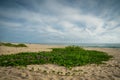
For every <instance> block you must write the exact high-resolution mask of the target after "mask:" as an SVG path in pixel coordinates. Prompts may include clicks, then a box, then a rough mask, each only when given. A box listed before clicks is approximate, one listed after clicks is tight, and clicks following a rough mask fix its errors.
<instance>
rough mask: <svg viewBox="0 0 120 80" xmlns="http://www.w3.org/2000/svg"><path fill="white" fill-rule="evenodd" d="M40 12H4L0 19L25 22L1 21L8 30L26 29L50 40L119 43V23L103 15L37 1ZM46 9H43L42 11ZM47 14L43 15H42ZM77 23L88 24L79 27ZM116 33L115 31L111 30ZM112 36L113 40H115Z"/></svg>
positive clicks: (55, 3)
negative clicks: (22, 21) (5, 18)
mask: <svg viewBox="0 0 120 80" xmlns="http://www.w3.org/2000/svg"><path fill="white" fill-rule="evenodd" d="M32 6H34V7H35V8H36V9H38V11H36V12H35V11H32V10H28V9H26V8H23V9H20V10H13V11H10V10H2V11H1V12H0V15H2V16H5V17H8V18H12V19H14V18H15V19H22V20H24V21H25V24H23V23H21V22H5V21H0V24H2V25H4V26H13V27H14V26H17V27H19V26H20V27H22V28H21V29H23V28H24V27H26V29H27V31H31V32H34V33H36V34H38V36H43V34H46V36H48V37H53V38H50V39H51V41H52V39H55V40H57V39H58V41H62V40H63V41H68V40H73V41H74V40H75V41H79V40H85V42H112V41H113V42H116V41H117V42H119V41H120V38H119V37H120V36H118V35H119V34H120V30H118V29H117V28H114V27H115V26H117V25H118V24H119V22H118V21H116V20H111V21H107V19H104V18H103V16H104V15H106V14H107V12H105V13H104V14H101V16H96V15H92V14H85V13H82V9H81V8H74V7H70V6H68V5H64V4H61V3H59V2H58V1H57V0H52V1H49V0H47V1H45V2H44V3H43V4H42V5H39V3H37V1H35V2H34V1H33V5H32ZM41 7H42V8H44V9H42V8H41ZM41 9H42V10H43V12H44V13H45V14H44V13H42V12H41V11H42V10H41ZM77 23H82V24H84V25H83V26H82V25H79V24H77ZM59 28H60V29H61V30H60V29H59ZM111 29H112V30H111ZM111 35H112V36H111Z"/></svg>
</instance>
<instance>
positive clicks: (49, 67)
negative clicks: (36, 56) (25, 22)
mask: <svg viewBox="0 0 120 80" xmlns="http://www.w3.org/2000/svg"><path fill="white" fill-rule="evenodd" d="M27 46H28V47H27V48H14V47H5V46H0V54H4V55H5V54H15V53H19V52H31V51H32V52H38V51H50V50H51V49H50V48H54V47H64V46H55V45H53V46H52V45H51V46H49V45H37V44H27ZM85 49H88V50H98V51H103V52H107V53H108V54H109V55H113V56H114V57H113V58H112V59H111V60H109V61H107V62H105V63H106V64H101V65H95V64H91V65H86V66H77V67H73V68H71V69H66V68H65V67H63V66H57V65H53V64H44V65H28V66H27V67H0V80H120V48H85Z"/></svg>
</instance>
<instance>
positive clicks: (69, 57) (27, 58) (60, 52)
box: [0, 46, 112, 68]
mask: <svg viewBox="0 0 120 80" xmlns="http://www.w3.org/2000/svg"><path fill="white" fill-rule="evenodd" d="M111 57H112V56H110V55H107V53H104V52H99V51H94V50H84V49H83V48H81V47H78V46H68V47H66V48H53V50H52V51H51V52H23V53H19V54H11V55H1V56H0V61H1V62H0V66H27V65H30V64H47V63H50V64H57V65H60V66H65V67H68V68H69V67H74V66H82V65H86V64H101V63H102V61H107V60H109V59H110V58H111Z"/></svg>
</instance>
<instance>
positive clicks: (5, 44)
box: [0, 42, 27, 47]
mask: <svg viewBox="0 0 120 80" xmlns="http://www.w3.org/2000/svg"><path fill="white" fill-rule="evenodd" d="M0 46H9V47H27V46H26V45H25V44H12V43H2V42H0Z"/></svg>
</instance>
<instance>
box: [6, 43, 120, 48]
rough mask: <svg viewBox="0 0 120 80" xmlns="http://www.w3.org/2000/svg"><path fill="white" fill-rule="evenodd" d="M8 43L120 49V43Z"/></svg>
mask: <svg viewBox="0 0 120 80" xmlns="http://www.w3.org/2000/svg"><path fill="white" fill-rule="evenodd" d="M6 43H15V44H18V43H22V44H40V45H50V46H51V45H57V46H59V45H60V46H71V45H76V46H81V47H93V48H95V47H97V48H120V43H29V42H6Z"/></svg>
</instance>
